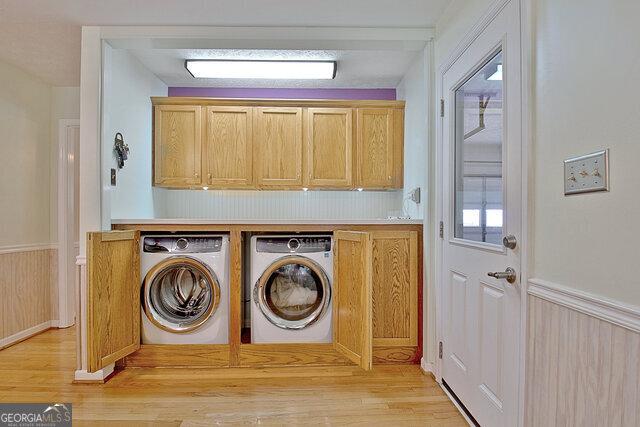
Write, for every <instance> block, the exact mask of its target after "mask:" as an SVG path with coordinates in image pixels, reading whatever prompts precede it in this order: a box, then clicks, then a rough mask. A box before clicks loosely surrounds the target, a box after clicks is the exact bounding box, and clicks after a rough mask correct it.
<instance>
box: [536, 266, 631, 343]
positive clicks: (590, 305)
mask: <svg viewBox="0 0 640 427" xmlns="http://www.w3.org/2000/svg"><path fill="white" fill-rule="evenodd" d="M528 283H529V287H528V293H529V295H533V296H535V297H538V298H542V299H545V300H547V301H550V302H552V303H555V304H559V305H562V306H565V307H568V308H571V309H573V310H576V311H579V312H581V313H584V314H587V315H589V316H593V317H596V318H598V319H601V320H604V321H607V322H610V323H613V324H615V325H618V326H622V327H623V328H627V329H630V330H632V331H634V332H639V333H640V307H637V306H633V305H630V304H626V303H623V302H620V301H616V300H613V299H610V298H606V297H601V296H599V295H594V294H591V293H588V292H584V291H580V290H578V289H573V288H569V287H567V286H563V285H560V284H558V283H553V282H549V281H547V280H542V279H536V278H533V279H529V282H528Z"/></svg>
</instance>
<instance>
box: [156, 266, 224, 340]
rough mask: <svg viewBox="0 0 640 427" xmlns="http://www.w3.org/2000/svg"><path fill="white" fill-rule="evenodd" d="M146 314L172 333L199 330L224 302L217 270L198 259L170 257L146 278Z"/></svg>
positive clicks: (157, 324)
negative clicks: (214, 270)
mask: <svg viewBox="0 0 640 427" xmlns="http://www.w3.org/2000/svg"><path fill="white" fill-rule="evenodd" d="M143 301H144V312H145V314H146V315H147V317H148V318H149V320H150V321H151V322H152V323H153V324H155V325H156V326H158V327H159V328H161V329H164V330H165V331H169V332H175V333H184V332H190V331H193V330H195V329H197V328H198V327H199V326H201V325H202V324H203V323H205V322H206V321H207V320H208V319H209V318H210V317H211V315H213V313H214V312H215V310H216V308H217V307H218V304H219V303H220V284H219V282H218V279H217V277H216V275H215V273H214V272H213V271H211V269H210V268H208V267H207V266H206V265H205V264H203V263H201V262H200V261H198V260H197V259H195V258H191V257H187V256H174V257H169V258H167V259H165V260H164V261H162V262H161V263H159V264H157V265H156V266H154V267H153V268H152V269H151V270H150V271H149V272H148V273H147V275H146V277H145V279H144V295H143Z"/></svg>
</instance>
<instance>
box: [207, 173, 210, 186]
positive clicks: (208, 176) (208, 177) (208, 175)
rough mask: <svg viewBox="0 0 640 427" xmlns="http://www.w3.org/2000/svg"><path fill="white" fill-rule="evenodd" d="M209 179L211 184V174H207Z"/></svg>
mask: <svg viewBox="0 0 640 427" xmlns="http://www.w3.org/2000/svg"><path fill="white" fill-rule="evenodd" d="M207 179H208V180H209V184H211V174H207Z"/></svg>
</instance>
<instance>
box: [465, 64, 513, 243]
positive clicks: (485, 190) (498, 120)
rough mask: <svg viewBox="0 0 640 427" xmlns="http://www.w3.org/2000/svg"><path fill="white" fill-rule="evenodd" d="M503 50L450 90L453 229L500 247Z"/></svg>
mask: <svg viewBox="0 0 640 427" xmlns="http://www.w3.org/2000/svg"><path fill="white" fill-rule="evenodd" d="M502 95H503V85H502V52H498V53H497V54H495V55H494V56H493V57H492V58H491V59H489V60H488V61H487V62H486V63H485V64H484V65H483V66H482V67H481V68H480V70H478V71H477V72H476V73H475V74H474V75H473V76H471V77H470V78H469V79H468V80H466V81H465V82H464V83H463V84H462V85H460V86H459V87H458V88H457V89H456V91H455V168H454V170H455V177H454V188H455V213H454V215H455V218H454V220H455V231H454V236H455V237H456V238H459V239H465V240H471V241H475V242H486V243H493V244H500V242H501V239H502V234H503V233H502V227H503V222H504V221H503V218H504V210H503V200H504V198H503V182H502V138H503V132H502V130H503V112H502V111H503V110H502V107H503V105H502V102H503V96H502Z"/></svg>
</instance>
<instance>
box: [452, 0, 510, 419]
mask: <svg viewBox="0 0 640 427" xmlns="http://www.w3.org/2000/svg"><path fill="white" fill-rule="evenodd" d="M520 68H521V67H520V29H519V6H518V2H517V0H511V1H510V2H509V3H507V5H506V6H505V7H504V8H503V9H502V11H501V12H500V13H499V14H498V15H497V16H496V17H495V18H494V20H493V21H492V22H491V23H490V24H489V25H488V26H487V27H486V28H485V29H484V30H483V31H482V32H481V34H480V36H479V37H477V38H476V39H475V40H474V41H473V43H472V44H471V45H470V46H469V47H468V48H467V49H466V50H465V51H464V53H463V54H462V55H461V56H460V57H459V58H458V59H457V60H456V61H455V62H454V63H453V65H452V66H451V67H450V68H449V69H448V70H447V71H446V72H445V73H444V75H443V80H442V85H443V86H442V93H443V98H444V103H445V108H444V117H443V122H442V125H443V126H442V145H443V155H442V160H443V165H442V183H443V184H442V186H443V188H442V189H443V198H442V200H443V209H442V211H443V223H444V224H443V225H444V234H443V237H444V239H443V242H442V245H443V246H442V254H443V258H442V262H443V265H442V269H441V273H442V274H441V276H440V277H441V281H442V289H443V292H442V303H443V312H442V320H443V328H442V338H443V354H442V358H443V360H442V378H443V380H444V381H445V382H446V384H447V386H448V387H449V388H450V389H451V390H452V391H453V392H454V393H455V394H456V395H457V397H458V398H459V399H460V400H461V401H462V403H463V404H464V405H465V406H466V408H467V409H468V410H469V412H470V413H471V415H472V416H473V417H474V418H475V419H476V421H477V422H478V423H479V424H480V425H482V426H515V425H517V420H518V390H519V387H518V382H519V378H518V366H519V348H520V342H519V333H520V292H521V286H520V279H519V272H520V248H519V246H517V245H516V247H515V248H514V249H511V248H508V247H506V246H505V244H503V237H505V236H508V235H512V236H513V237H515V239H516V240H517V241H519V239H520V236H521V215H522V208H521V180H522V174H521V106H520V102H521V94H520ZM508 268H512V269H513V270H514V271H515V274H514V275H513V283H510V280H507V279H505V278H501V277H500V276H499V275H498V277H491V276H489V275H488V273H494V272H505V271H507V269H508Z"/></svg>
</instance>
